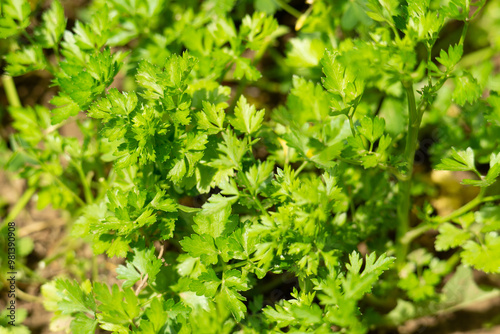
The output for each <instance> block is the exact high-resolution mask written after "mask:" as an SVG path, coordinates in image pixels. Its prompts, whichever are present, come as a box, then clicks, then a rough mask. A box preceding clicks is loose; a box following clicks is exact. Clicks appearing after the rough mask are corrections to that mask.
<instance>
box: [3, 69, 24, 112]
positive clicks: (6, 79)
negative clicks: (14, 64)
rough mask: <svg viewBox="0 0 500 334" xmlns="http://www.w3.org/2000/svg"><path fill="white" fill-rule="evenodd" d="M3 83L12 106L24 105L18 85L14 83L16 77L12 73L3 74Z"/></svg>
mask: <svg viewBox="0 0 500 334" xmlns="http://www.w3.org/2000/svg"><path fill="white" fill-rule="evenodd" d="M2 83H3V89H4V90H5V95H7V100H8V101H9V104H10V105H11V106H12V107H22V105H21V101H20V100H19V95H18V94H17V89H16V85H15V84H14V79H12V77H11V76H10V75H2Z"/></svg>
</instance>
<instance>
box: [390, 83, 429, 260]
mask: <svg viewBox="0 0 500 334" xmlns="http://www.w3.org/2000/svg"><path fill="white" fill-rule="evenodd" d="M403 86H404V88H405V90H406V95H407V97H408V111H409V122H408V134H407V137H406V146H405V151H404V161H405V163H406V177H405V178H404V179H403V180H401V181H400V183H399V201H398V207H397V215H398V227H397V231H396V262H397V264H398V268H401V267H402V266H403V265H404V263H405V260H406V254H407V253H408V244H407V243H405V242H403V239H404V237H405V235H406V233H408V230H409V229H410V200H411V178H412V173H413V162H414V159H415V151H416V149H417V145H418V131H419V129H420V123H421V121H422V114H423V110H424V109H420V108H419V109H417V104H416V102H415V92H414V90H413V83H412V82H403Z"/></svg>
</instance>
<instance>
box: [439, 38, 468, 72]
mask: <svg viewBox="0 0 500 334" xmlns="http://www.w3.org/2000/svg"><path fill="white" fill-rule="evenodd" d="M462 54H463V46H462V45H461V44H456V45H455V46H453V45H450V47H449V48H448V52H446V51H444V50H443V49H441V51H440V53H439V57H436V60H437V61H438V62H440V63H441V64H442V65H443V66H444V67H446V71H447V72H451V71H452V70H453V68H454V67H455V65H456V64H458V62H459V61H460V59H461V58H462Z"/></svg>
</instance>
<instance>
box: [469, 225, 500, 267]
mask: <svg viewBox="0 0 500 334" xmlns="http://www.w3.org/2000/svg"><path fill="white" fill-rule="evenodd" d="M463 249H464V250H463V252H462V253H461V254H460V255H461V257H462V261H463V263H464V264H466V265H469V266H472V267H474V268H476V269H479V270H482V271H484V272H486V273H500V237H499V236H498V233H496V232H489V233H487V234H486V235H485V237H484V242H483V243H482V244H478V243H477V242H475V241H472V240H469V241H467V242H466V243H465V245H464V246H463Z"/></svg>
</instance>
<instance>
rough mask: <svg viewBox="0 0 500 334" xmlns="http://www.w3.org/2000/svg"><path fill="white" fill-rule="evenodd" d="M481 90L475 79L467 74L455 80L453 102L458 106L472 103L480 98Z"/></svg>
mask: <svg viewBox="0 0 500 334" xmlns="http://www.w3.org/2000/svg"><path fill="white" fill-rule="evenodd" d="M482 93H483V90H482V88H481V86H480V85H479V83H478V82H477V80H476V78H474V77H473V76H472V74H470V73H468V72H464V73H463V74H462V75H461V76H457V77H456V78H455V90H454V91H453V100H454V101H455V102H456V103H457V104H458V105H460V106H464V105H465V104H466V103H474V102H476V100H477V99H479V98H480V97H481V94H482Z"/></svg>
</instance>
